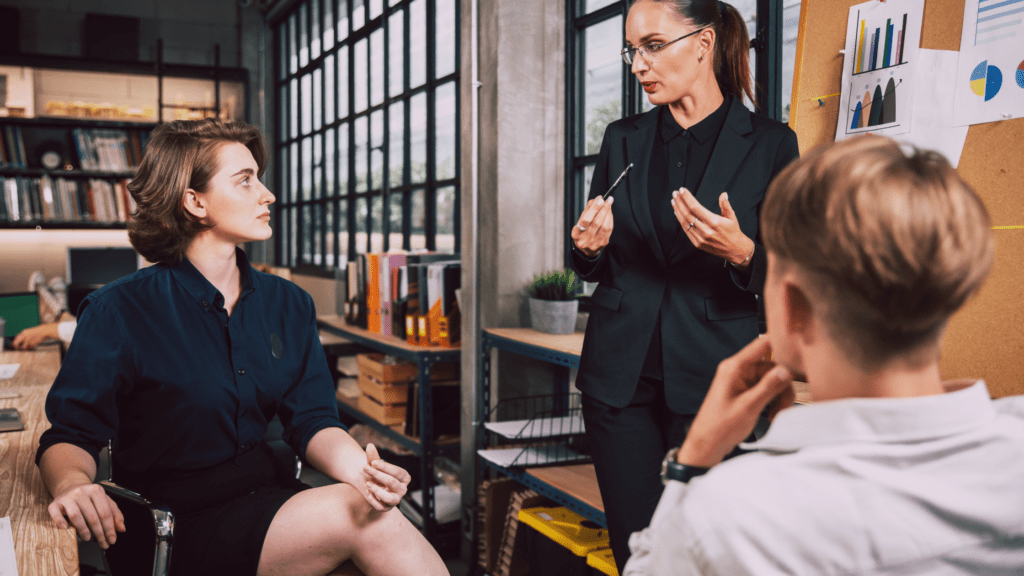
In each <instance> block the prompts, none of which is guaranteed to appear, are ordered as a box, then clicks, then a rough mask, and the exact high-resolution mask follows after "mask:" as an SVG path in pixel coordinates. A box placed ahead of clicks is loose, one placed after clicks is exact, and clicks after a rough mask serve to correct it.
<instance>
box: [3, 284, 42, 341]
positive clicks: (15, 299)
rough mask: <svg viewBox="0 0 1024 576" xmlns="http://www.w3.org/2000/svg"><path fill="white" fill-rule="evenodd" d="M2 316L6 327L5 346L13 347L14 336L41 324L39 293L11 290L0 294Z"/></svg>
mask: <svg viewBox="0 0 1024 576" xmlns="http://www.w3.org/2000/svg"><path fill="white" fill-rule="evenodd" d="M0 318H3V319H4V320H5V321H6V323H7V325H6V326H5V327H4V347H7V348H9V347H11V344H12V342H14V337H15V336H17V335H18V334H20V333H21V331H22V330H24V329H26V328H32V327H35V326H39V294H36V293H35V292H9V293H7V294H0Z"/></svg>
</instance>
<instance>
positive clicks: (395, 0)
mask: <svg viewBox="0 0 1024 576" xmlns="http://www.w3.org/2000/svg"><path fill="white" fill-rule="evenodd" d="M401 1H402V0H388V6H394V5H395V4H398V3H399V2H401Z"/></svg>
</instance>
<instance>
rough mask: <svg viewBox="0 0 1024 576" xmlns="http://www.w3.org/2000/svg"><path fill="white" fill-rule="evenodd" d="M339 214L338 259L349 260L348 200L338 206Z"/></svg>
mask: <svg viewBox="0 0 1024 576" xmlns="http://www.w3.org/2000/svg"><path fill="white" fill-rule="evenodd" d="M336 208H337V212H338V259H339V261H340V260H347V259H348V200H342V201H340V202H339V203H338V204H337V205H336Z"/></svg>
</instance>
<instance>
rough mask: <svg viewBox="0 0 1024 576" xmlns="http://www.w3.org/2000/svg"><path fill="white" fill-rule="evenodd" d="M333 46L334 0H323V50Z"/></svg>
mask: <svg viewBox="0 0 1024 576" xmlns="http://www.w3.org/2000/svg"><path fill="white" fill-rule="evenodd" d="M333 46H334V0H324V51H325V52H326V51H327V50H330V49H331V48H332V47H333Z"/></svg>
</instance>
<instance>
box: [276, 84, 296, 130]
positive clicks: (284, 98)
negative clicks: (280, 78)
mask: <svg viewBox="0 0 1024 576" xmlns="http://www.w3.org/2000/svg"><path fill="white" fill-rule="evenodd" d="M277 107H278V110H279V112H280V118H279V119H278V120H279V121H280V122H281V126H280V127H279V129H278V133H277V135H278V138H279V139H280V141H281V142H284V141H285V140H287V139H288V111H289V110H291V109H292V108H294V106H292V102H291V100H289V99H288V85H287V84H284V85H282V86H281V96H280V100H279V101H278V104H277Z"/></svg>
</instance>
